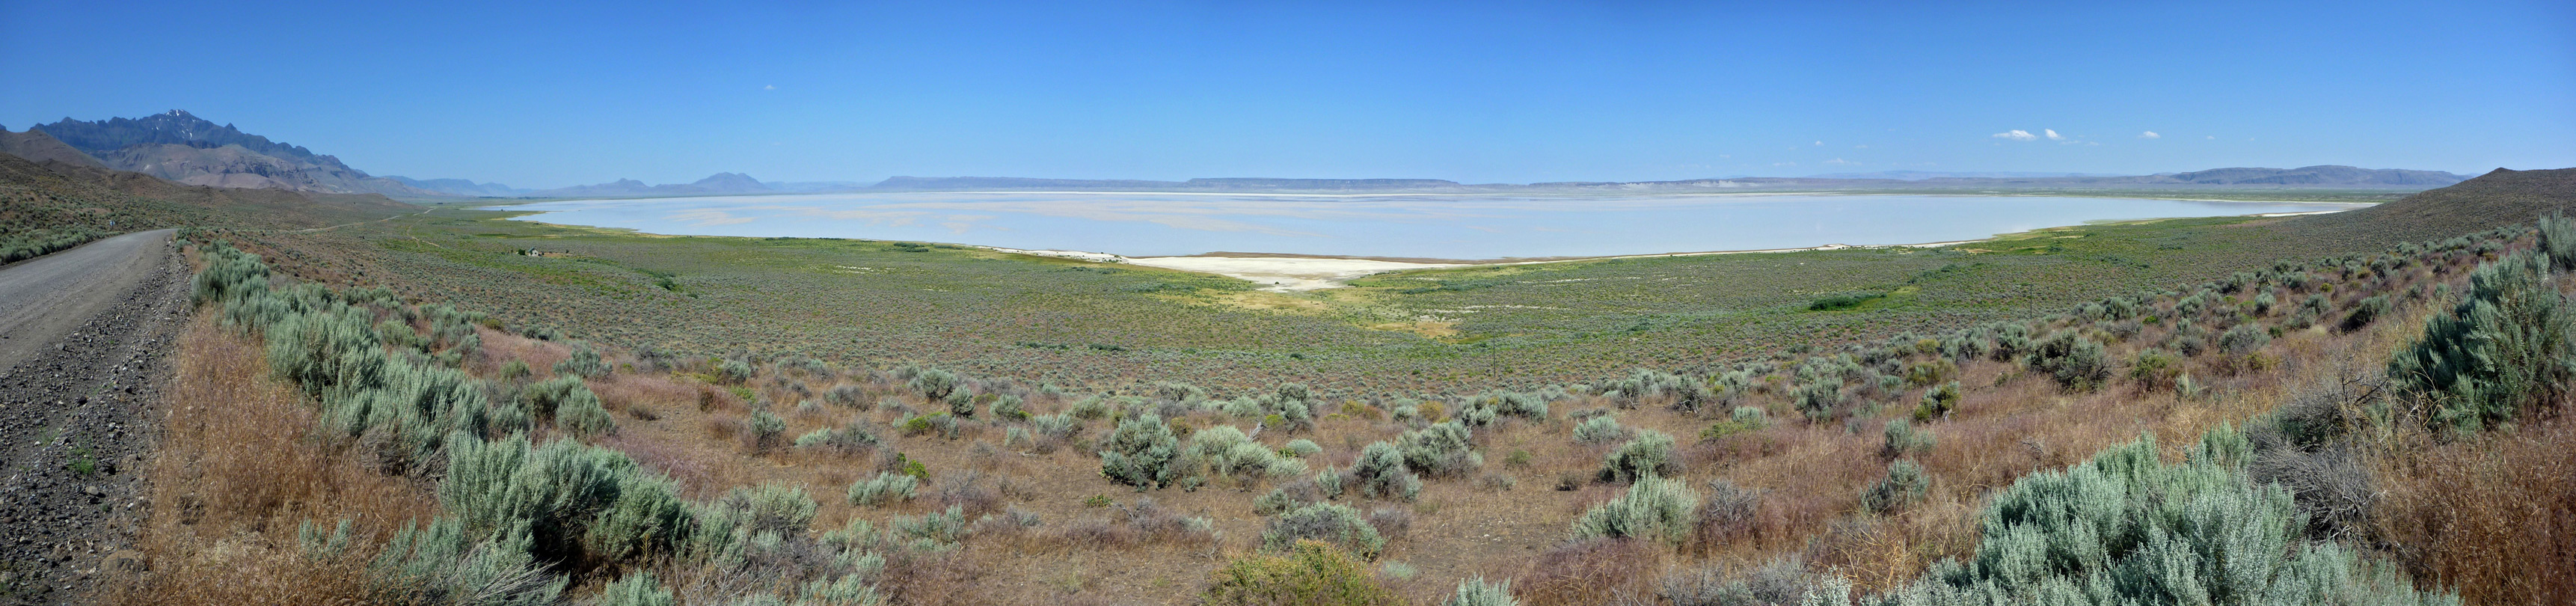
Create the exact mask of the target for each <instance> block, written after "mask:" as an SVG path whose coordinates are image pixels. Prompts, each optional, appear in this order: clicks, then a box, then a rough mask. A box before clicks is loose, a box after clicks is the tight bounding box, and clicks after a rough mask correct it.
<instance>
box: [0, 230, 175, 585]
mask: <svg viewBox="0 0 2576 606" xmlns="http://www.w3.org/2000/svg"><path fill="white" fill-rule="evenodd" d="M124 237H135V238H138V239H137V240H133V241H127V242H126V243H125V246H127V247H128V249H127V254H125V255H117V256H114V257H113V258H102V259H101V260H99V261H98V262H97V264H96V265H95V266H94V267H92V268H90V270H89V271H87V272H84V275H82V276H80V277H79V278H77V281H78V282H80V283H81V285H80V286H79V287H64V286H62V285H61V284H58V283H57V284H47V285H45V286H44V287H45V288H48V289H60V290H67V291H84V292H70V293H62V292H50V291H49V292H46V293H36V294H31V293H29V292H28V291H27V290H26V289H28V288H31V287H28V286H25V285H24V283H23V282H19V283H11V282H0V286H5V287H7V288H13V289H18V290H17V291H16V292H11V293H0V298H12V295H15V298H17V299H20V300H28V299H43V300H47V301H49V302H48V303H46V304H45V309H43V310H36V311H31V308H18V309H11V310H6V311H0V314H7V315H11V316H25V315H28V314H30V313H40V314H41V315H45V316H48V317H45V318H36V319H27V318H15V319H17V320H20V321H18V322H16V324H17V325H18V326H20V327H23V328H24V329H23V330H21V329H15V328H13V329H12V330H10V331H9V332H10V334H8V335H7V336H8V338H7V340H8V341H12V343H8V344H7V347H5V348H0V349H6V350H8V351H6V352H5V353H8V354H11V355H10V356H8V357H9V358H15V360H8V359H0V363H6V362H10V361H15V362H16V363H15V364H14V365H9V366H8V367H6V368H0V606H7V605H13V604H84V603H92V602H95V601H96V599H97V590H98V588H99V587H100V586H101V585H102V581H103V580H105V579H108V578H114V577H115V576H117V575H120V574H123V573H127V572H131V571H132V570H134V569H135V567H139V566H142V565H143V563H142V562H143V561H142V558H141V557H140V556H139V555H138V554H136V553H135V552H134V551H133V550H132V549H131V548H130V546H131V545H133V542H134V540H135V538H136V533H137V532H138V531H139V530H140V528H141V527H142V524H141V522H142V520H141V519H140V516H142V515H144V512H145V511H147V509H148V508H145V507H142V498H143V496H142V495H144V494H145V491H144V490H143V488H144V487H143V486H142V484H141V483H142V481H143V478H144V475H145V474H144V473H142V471H143V470H144V469H145V467H146V466H145V465H144V463H145V459H144V458H145V457H146V456H147V455H148V454H149V453H150V452H152V444H153V441H152V440H153V438H152V436H153V431H152V427H153V425H152V423H151V421H150V420H149V419H150V418H151V417H149V416H147V415H148V413H149V411H151V410H154V408H155V407H156V406H157V405H158V401H159V397H160V394H161V393H162V392H163V391H164V389H165V387H166V384H167V381H168V380H169V378H170V376H171V375H170V373H171V370H172V358H171V353H172V352H173V351H175V350H176V347H175V339H176V338H177V336H178V335H179V334H181V332H182V331H184V330H185V327H186V324H187V314H188V312H189V307H188V304H187V302H188V285H189V281H188V275H187V273H186V272H187V270H186V267H185V264H184V263H181V262H180V260H179V255H178V253H177V250H176V248H175V247H174V246H172V245H171V244H169V243H168V241H169V238H168V234H167V233H155V234H129V235H128V236H124ZM121 238H122V237H121ZM142 238H149V239H150V241H148V242H147V241H144V240H142ZM137 242H142V243H140V244H138V243H137ZM106 243H107V242H106V241H102V242H100V243H94V244H92V246H98V245H99V244H106ZM86 248H88V247H84V249H86ZM81 250H83V249H74V250H72V251H66V252H64V253H57V254H63V255H68V254H72V253H77V252H80V251H81ZM138 259H139V260H138ZM29 265H33V263H32V262H31V263H27V264H20V265H17V266H12V267H11V268H10V269H11V270H18V269H23V268H24V267H26V266H29Z"/></svg>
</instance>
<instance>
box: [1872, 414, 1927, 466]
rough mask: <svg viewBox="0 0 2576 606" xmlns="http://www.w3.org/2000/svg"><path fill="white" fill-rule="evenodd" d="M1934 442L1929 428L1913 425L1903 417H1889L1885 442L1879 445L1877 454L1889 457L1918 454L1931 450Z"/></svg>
mask: <svg viewBox="0 0 2576 606" xmlns="http://www.w3.org/2000/svg"><path fill="white" fill-rule="evenodd" d="M1934 443H1935V440H1934V438H1933V435H1932V429H1931V428H1928V427H1915V426H1914V424H1913V423H1909V422H1906V420H1904V419H1889V420H1888V421H1887V442H1886V443H1884V444H1881V445H1879V448H1878V454H1879V456H1882V457H1887V458H1891V459H1893V458H1896V457H1902V456H1905V455H1919V454H1924V453H1928V452H1932V446H1933V444H1934Z"/></svg>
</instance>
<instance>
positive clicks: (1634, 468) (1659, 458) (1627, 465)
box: [1597, 429, 1680, 482]
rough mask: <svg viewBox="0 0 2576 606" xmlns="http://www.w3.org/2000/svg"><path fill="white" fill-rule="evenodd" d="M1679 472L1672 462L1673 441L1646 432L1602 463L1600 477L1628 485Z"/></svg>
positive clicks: (1612, 452)
mask: <svg viewBox="0 0 2576 606" xmlns="http://www.w3.org/2000/svg"><path fill="white" fill-rule="evenodd" d="M1677 471H1680V466H1679V465H1678V464H1675V463H1674V462H1673V437H1672V436H1671V435H1667V434H1665V433H1664V432H1660V431H1655V430H1651V429H1650V430H1645V431H1641V432H1637V437H1636V438H1635V439H1632V440H1628V442H1627V443H1626V444H1621V445H1619V449H1618V450H1613V451H1610V454H1609V455H1608V456H1606V457H1604V458H1603V459H1602V461H1601V470H1600V472H1599V473H1598V474H1597V475H1599V476H1600V477H1601V481H1604V482H1629V481H1635V480H1636V479H1637V478H1641V477H1645V476H1659V475H1670V474H1673V473H1674V472H1677Z"/></svg>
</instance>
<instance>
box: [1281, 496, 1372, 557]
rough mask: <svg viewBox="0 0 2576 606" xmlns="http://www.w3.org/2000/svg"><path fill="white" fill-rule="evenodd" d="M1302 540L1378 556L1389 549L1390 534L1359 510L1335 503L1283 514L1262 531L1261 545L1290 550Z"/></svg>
mask: <svg viewBox="0 0 2576 606" xmlns="http://www.w3.org/2000/svg"><path fill="white" fill-rule="evenodd" d="M1300 539H1303V540H1310V541H1321V542H1323V543H1325V544H1327V545H1332V546H1334V547H1339V548H1342V549H1344V550H1347V551H1349V552H1351V554H1352V555H1357V556H1359V557H1361V558H1362V559H1376V558H1377V554H1378V551H1380V550H1382V549H1385V548H1386V537H1384V536H1382V535H1380V534H1379V533H1378V530H1377V527H1376V526H1371V525H1369V523H1368V520H1366V519H1362V518H1361V517H1360V512H1359V510H1357V509H1352V508H1350V507H1347V506H1343V505H1338V504H1334V503H1317V504H1313V505H1307V506H1305V507H1300V508H1297V509H1295V510H1292V511H1289V512H1287V513H1283V514H1279V517H1275V518H1271V519H1270V523H1269V525H1268V526H1266V527H1264V528H1263V529H1262V531H1261V546H1262V547H1263V548H1265V549H1270V550H1274V551H1286V550H1287V549H1288V548H1289V547H1291V546H1294V545H1296V544H1297V541H1298V540H1300Z"/></svg>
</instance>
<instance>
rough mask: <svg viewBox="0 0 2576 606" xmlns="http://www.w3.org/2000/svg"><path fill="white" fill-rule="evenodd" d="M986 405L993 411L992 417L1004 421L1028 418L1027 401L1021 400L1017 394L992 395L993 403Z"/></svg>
mask: <svg viewBox="0 0 2576 606" xmlns="http://www.w3.org/2000/svg"><path fill="white" fill-rule="evenodd" d="M987 406H988V408H989V409H990V410H992V411H993V418H995V419H1000V420H1004V421H1026V420H1029V411H1028V403H1027V402H1026V401H1023V400H1021V399H1020V397H1019V396H1014V395H1010V394H1002V395H998V396H994V397H993V403H992V404H989V405H987Z"/></svg>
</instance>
